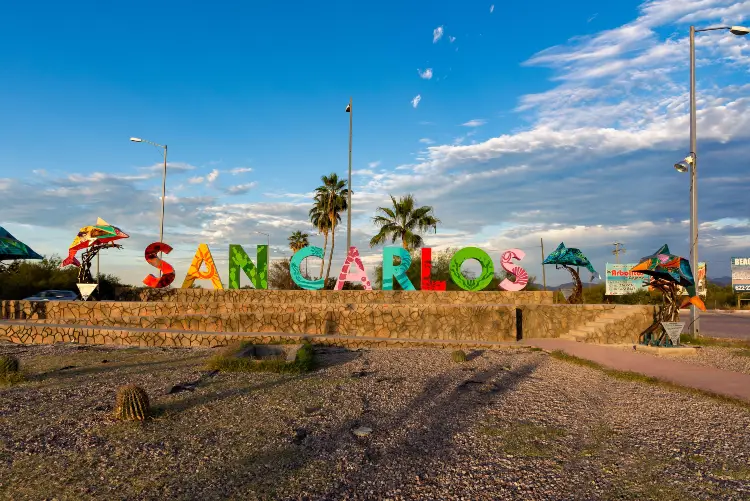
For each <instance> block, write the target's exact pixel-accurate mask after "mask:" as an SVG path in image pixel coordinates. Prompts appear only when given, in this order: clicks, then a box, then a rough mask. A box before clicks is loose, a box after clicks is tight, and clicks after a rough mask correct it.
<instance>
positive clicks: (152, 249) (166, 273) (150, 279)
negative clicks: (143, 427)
mask: <svg viewBox="0 0 750 501" xmlns="http://www.w3.org/2000/svg"><path fill="white" fill-rule="evenodd" d="M159 252H163V253H164V254H169V253H170V252H172V247H170V246H169V245H167V244H165V243H163V242H154V243H152V244H151V245H149V246H148V247H146V261H148V264H150V265H151V266H153V267H154V268H156V269H157V270H161V273H162V275H161V278H156V277H155V276H153V275H149V276H147V277H146V278H144V279H143V283H144V284H146V285H147V286H149V287H153V288H155V289H161V288H162V287H166V286H168V285H169V284H171V283H172V282H174V268H172V265H171V264H169V263H168V262H166V261H162V260H161V259H159Z"/></svg>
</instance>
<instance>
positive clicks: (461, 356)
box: [451, 350, 466, 364]
mask: <svg viewBox="0 0 750 501" xmlns="http://www.w3.org/2000/svg"><path fill="white" fill-rule="evenodd" d="M451 358H452V359H453V361H454V362H456V363H457V364H460V363H462V362H466V352H465V351H463V350H456V351H454V352H453V353H451Z"/></svg>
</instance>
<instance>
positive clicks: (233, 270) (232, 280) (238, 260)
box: [229, 244, 268, 289]
mask: <svg viewBox="0 0 750 501" xmlns="http://www.w3.org/2000/svg"><path fill="white" fill-rule="evenodd" d="M257 255H258V256H257V257H258V267H257V268H256V267H255V265H254V264H253V262H252V261H250V258H249V257H248V256H247V254H246V253H245V249H243V248H242V246H241V245H235V244H230V245H229V288H230V289H239V288H240V269H241V270H242V271H244V272H245V275H246V276H247V277H248V278H249V279H250V282H251V283H252V284H253V287H255V288H256V289H268V246H267V245H259V246H258V250H257Z"/></svg>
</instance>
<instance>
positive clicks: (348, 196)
mask: <svg viewBox="0 0 750 501" xmlns="http://www.w3.org/2000/svg"><path fill="white" fill-rule="evenodd" d="M346 112H347V113H349V184H348V185H347V188H348V190H347V192H346V203H347V207H348V208H347V210H346V252H347V255H348V254H349V249H351V248H352V115H354V113H353V112H352V98H351V97H350V98H349V105H348V106H347V107H346Z"/></svg>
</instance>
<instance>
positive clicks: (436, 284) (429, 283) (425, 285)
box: [422, 247, 445, 291]
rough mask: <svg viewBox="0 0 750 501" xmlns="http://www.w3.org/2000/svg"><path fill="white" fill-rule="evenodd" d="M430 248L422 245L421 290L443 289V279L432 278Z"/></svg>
mask: <svg viewBox="0 0 750 501" xmlns="http://www.w3.org/2000/svg"><path fill="white" fill-rule="evenodd" d="M431 275H432V249H430V248H429V247H422V290H423V291H444V290H445V281H444V280H432V279H431V278H430V277H431Z"/></svg>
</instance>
